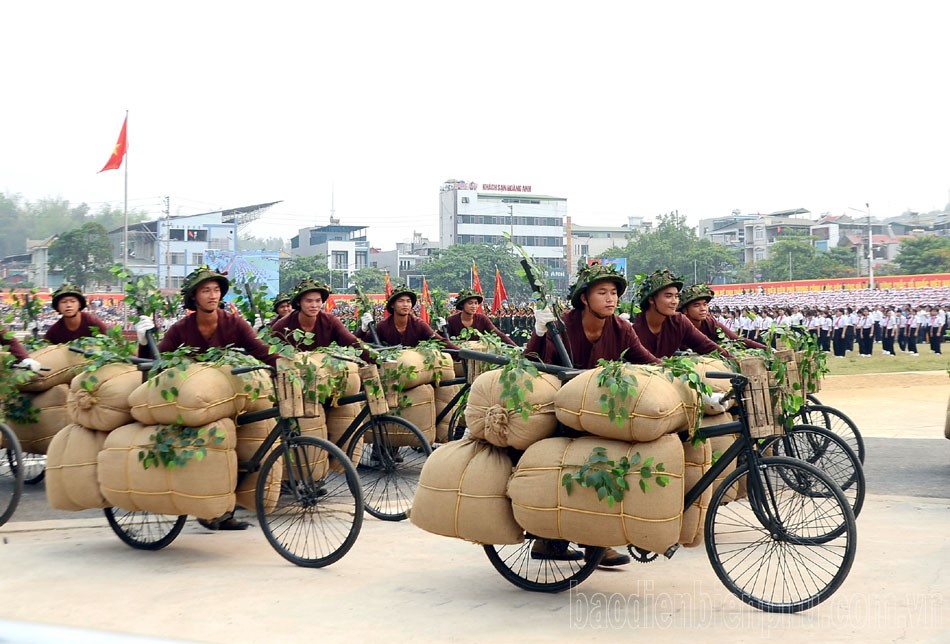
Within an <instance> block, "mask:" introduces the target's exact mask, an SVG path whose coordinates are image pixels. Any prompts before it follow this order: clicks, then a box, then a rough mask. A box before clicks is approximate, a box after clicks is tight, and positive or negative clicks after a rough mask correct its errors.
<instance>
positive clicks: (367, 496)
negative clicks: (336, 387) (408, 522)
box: [347, 415, 432, 521]
mask: <svg viewBox="0 0 950 644" xmlns="http://www.w3.org/2000/svg"><path fill="white" fill-rule="evenodd" d="M367 436H369V438H367ZM357 446H360V447H362V453H361V454H360V458H359V461H358V463H357V468H356V471H357V472H358V473H359V477H360V485H361V486H362V488H363V505H364V506H365V508H366V511H367V512H369V513H370V514H371V515H372V516H374V517H376V518H377V519H381V520H383V521H402V520H404V519H405V518H407V517H408V516H409V510H410V509H411V508H412V499H413V497H414V496H415V494H416V487H417V486H418V485H419V475H420V474H422V466H423V465H425V462H426V459H428V458H429V454H431V453H432V445H430V444H429V441H428V439H427V438H426V437H425V435H424V434H423V433H422V431H421V430H420V429H419V428H418V427H416V426H415V425H413V424H412V423H410V422H409V421H407V420H405V419H403V418H399V417H398V416H389V415H384V416H375V417H373V418H371V419H370V420H368V421H367V422H366V423H365V424H364V425H363V426H362V427H360V428H359V429H358V430H356V434H354V435H353V439H352V440H351V441H350V445H349V448H348V450H347V451H348V452H349V454H348V456H349V457H350V458H353V454H354V452H355V450H356V448H357Z"/></svg>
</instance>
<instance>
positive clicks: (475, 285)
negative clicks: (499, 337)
mask: <svg viewBox="0 0 950 644" xmlns="http://www.w3.org/2000/svg"><path fill="white" fill-rule="evenodd" d="M472 290H473V291H475V292H476V293H478V294H479V295H481V296H482V298H484V297H485V294H484V293H483V292H482V280H480V279H479V278H478V267H477V266H475V260H474V259H473V260H472ZM477 312H478V313H483V311H482V305H481V304H479V305H478V309H477Z"/></svg>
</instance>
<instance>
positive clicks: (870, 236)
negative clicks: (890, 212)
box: [864, 203, 874, 289]
mask: <svg viewBox="0 0 950 644" xmlns="http://www.w3.org/2000/svg"><path fill="white" fill-rule="evenodd" d="M864 207H865V208H867V211H868V283H869V284H870V286H871V289H873V288H874V233H873V231H872V229H871V205H870V204H868V203H865V204H864Z"/></svg>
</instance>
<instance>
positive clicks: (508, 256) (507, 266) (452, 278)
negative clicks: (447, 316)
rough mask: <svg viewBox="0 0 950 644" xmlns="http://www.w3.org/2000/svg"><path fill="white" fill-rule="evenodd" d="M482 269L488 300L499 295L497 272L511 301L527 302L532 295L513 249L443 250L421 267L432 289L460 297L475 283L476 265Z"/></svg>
mask: <svg viewBox="0 0 950 644" xmlns="http://www.w3.org/2000/svg"><path fill="white" fill-rule="evenodd" d="M473 261H474V263H475V266H476V267H477V268H478V276H479V280H480V281H481V284H482V292H483V294H484V295H485V298H486V299H491V298H492V297H493V296H494V293H495V268H496V267H497V268H498V270H499V271H500V272H501V278H502V281H503V282H504V284H505V291H506V292H507V293H508V297H509V299H511V300H516V301H518V300H523V299H526V298H527V297H528V296H529V295H530V292H529V288H528V285H527V283H526V282H525V279H524V271H523V270H522V269H521V266H520V264H519V263H518V259H517V258H516V257H515V256H514V254H513V253H512V251H511V248H510V247H508V246H505V245H500V244H456V245H454V246H450V247H448V248H445V249H443V250H442V252H441V253H439V256H438V257H437V258H436V259H434V260H432V261H429V262H426V263H425V264H422V265H421V266H419V267H418V272H420V273H424V274H425V276H426V281H427V282H428V284H429V288H430V289H438V290H440V291H444V292H446V293H457V292H459V291H460V290H462V289H463V288H468V287H469V286H471V283H472V262H473Z"/></svg>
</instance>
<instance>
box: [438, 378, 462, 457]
mask: <svg viewBox="0 0 950 644" xmlns="http://www.w3.org/2000/svg"><path fill="white" fill-rule="evenodd" d="M461 390H462V385H449V386H447V387H436V388H435V416H436V418H438V417H439V414H441V413H442V411H443V410H444V409H445V408H446V407H447V406H448V405H449V403H451V402H452V399H453V398H455V396H456V395H458V392H460V391H461ZM458 405H459V403H456V404H455V406H454V407H452V409H450V410H449V412H448V413H447V414H446V415H445V417H444V418H443V419H442V420H440V421H439V422H438V424H437V425H436V426H435V441H436V442H437V443H445V442H446V441H448V440H449V423H450V422H451V420H452V416H453V415H454V414H455V410H456V409H458Z"/></svg>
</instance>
